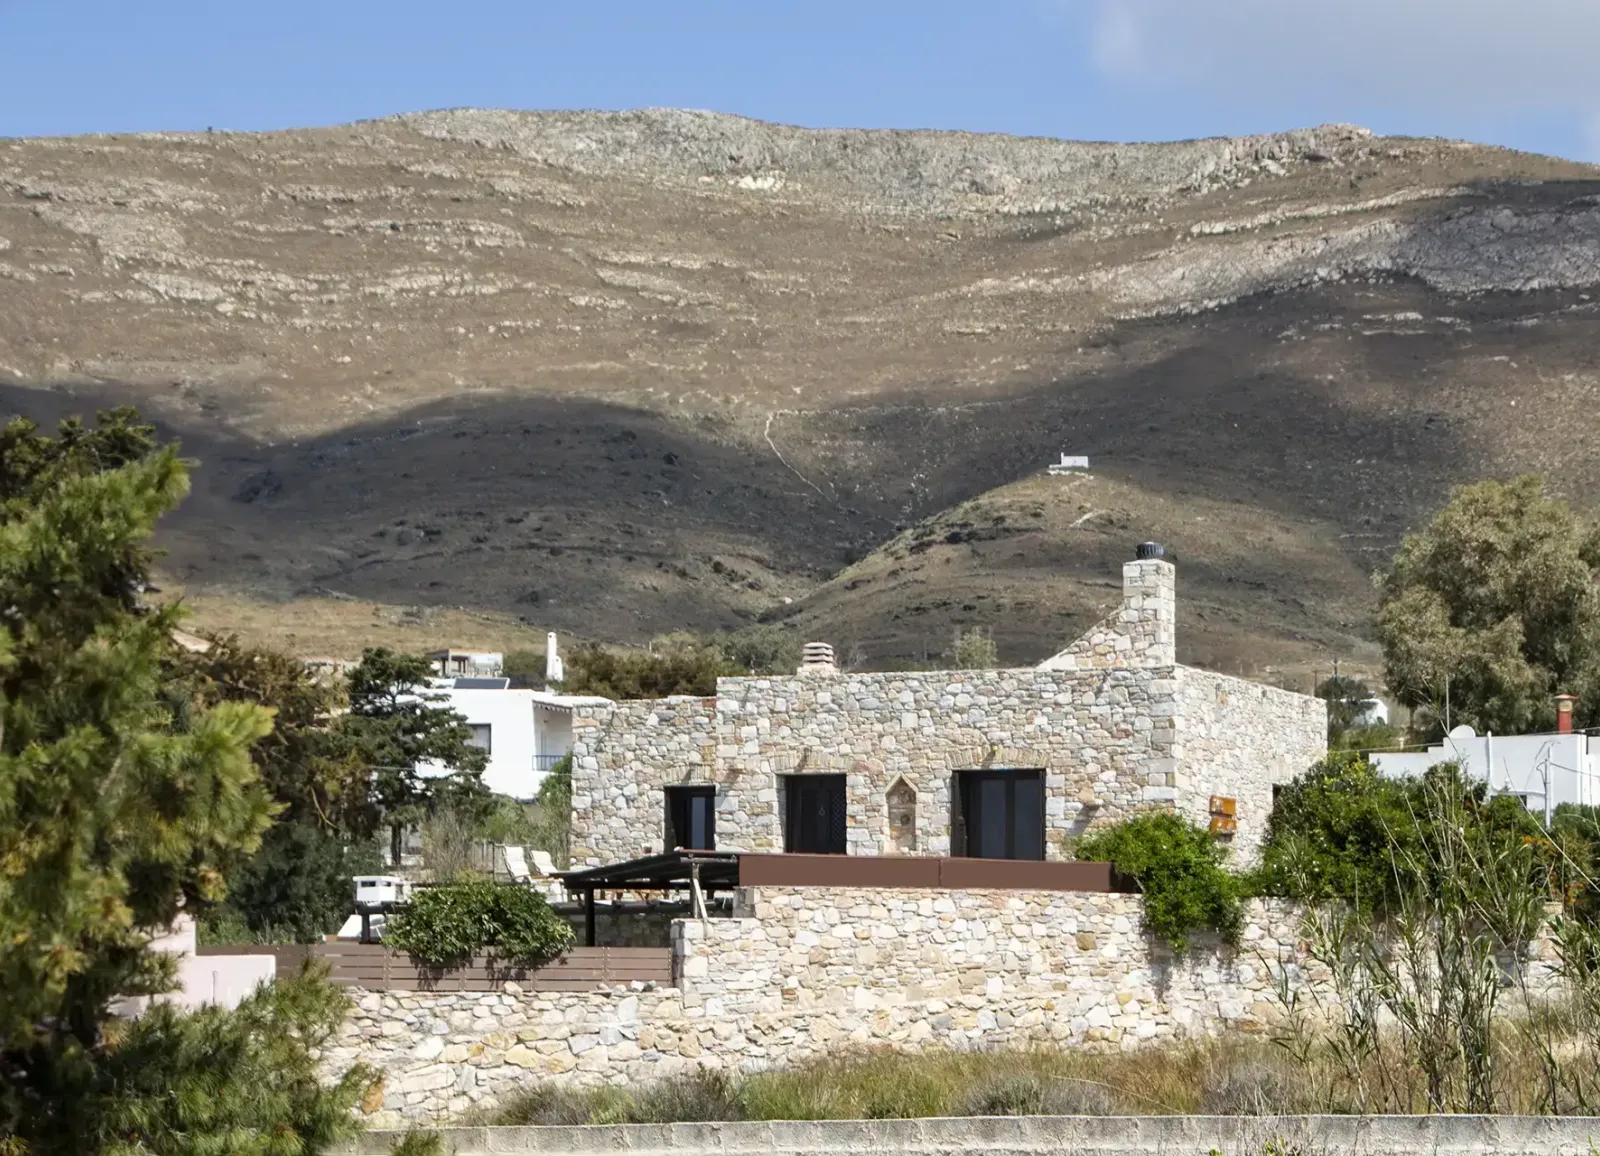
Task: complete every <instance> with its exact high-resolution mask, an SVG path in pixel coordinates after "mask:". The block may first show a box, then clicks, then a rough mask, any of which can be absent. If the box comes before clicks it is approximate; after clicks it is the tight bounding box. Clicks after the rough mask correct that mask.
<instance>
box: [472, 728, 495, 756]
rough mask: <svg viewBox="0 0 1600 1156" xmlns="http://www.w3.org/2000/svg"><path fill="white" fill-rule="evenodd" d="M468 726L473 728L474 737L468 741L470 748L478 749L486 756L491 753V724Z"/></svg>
mask: <svg viewBox="0 0 1600 1156" xmlns="http://www.w3.org/2000/svg"><path fill="white" fill-rule="evenodd" d="M468 725H469V726H470V727H471V728H472V737H471V738H470V739H468V740H467V745H468V746H469V747H478V748H480V749H481V750H482V751H483V753H484V754H488V753H489V752H490V746H489V724H488V723H469V724H468Z"/></svg>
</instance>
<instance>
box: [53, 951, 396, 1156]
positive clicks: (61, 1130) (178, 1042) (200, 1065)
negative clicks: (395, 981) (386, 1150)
mask: <svg viewBox="0 0 1600 1156" xmlns="http://www.w3.org/2000/svg"><path fill="white" fill-rule="evenodd" d="M349 1005H350V1001H349V998H348V997H347V996H346V995H345V994H344V993H343V992H341V991H340V990H339V989H337V988H335V987H334V986H333V985H332V984H329V983H327V982H326V981H325V980H324V979H323V977H322V976H320V975H319V974H317V973H314V972H313V973H307V974H304V975H300V976H293V977H286V978H283V979H280V980H278V981H277V982H276V983H275V984H273V985H272V986H270V987H265V988H262V989H261V990H259V991H257V992H256V993H255V994H253V995H251V996H249V997H248V998H246V999H245V1000H244V1001H243V1002H242V1003H241V1004H240V1005H239V1006H238V1007H237V1008H236V1009H234V1010H232V1011H226V1010H224V1009H222V1008H218V1007H214V1006H213V1007H205V1008H201V1009H200V1010H198V1011H193V1012H183V1011H179V1010H177V1009H175V1008H173V1007H171V1006H167V1005H160V1006H156V1007H154V1008H151V1009H150V1010H149V1011H147V1012H146V1013H145V1014H144V1015H143V1016H141V1017H140V1018H139V1019H137V1020H135V1021H134V1022H133V1023H131V1024H128V1025H125V1026H119V1030H118V1031H117V1032H116V1033H115V1034H114V1035H113V1037H112V1040H111V1042H110V1043H108V1045H107V1047H106V1049H105V1055H104V1058H103V1060H102V1062H101V1063H100V1064H99V1065H98V1066H97V1068H96V1070H95V1071H94V1072H93V1075H92V1079H90V1080H89V1081H87V1082H86V1083H85V1085H84V1086H83V1087H81V1088H77V1089H74V1094H73V1095H71V1096H70V1097H62V1098H59V1099H57V1100H55V1101H53V1102H52V1103H51V1104H50V1105H48V1106H47V1108H46V1111H47V1112H48V1113H50V1115H49V1116H47V1117H46V1118H45V1119H43V1120H35V1121H34V1122H33V1127H32V1130H33V1132H34V1134H35V1135H42V1136H45V1137H47V1138H48V1145H49V1146H48V1147H47V1146H46V1143H45V1142H43V1141H41V1143H40V1145H39V1148H38V1151H40V1152H41V1153H42V1152H45V1151H59V1152H99V1153H104V1154H106V1156H151V1154H155V1153H160V1154H161V1156H212V1154H214V1153H224V1152H225V1153H227V1154H228V1156H280V1154H281V1153H288V1152H294V1153H304V1154H307V1156H310V1154H312V1153H318V1152H326V1151H329V1150H330V1149H332V1148H333V1147H334V1146H336V1145H338V1144H339V1143H341V1142H342V1141H345V1140H348V1139H349V1138H350V1137H351V1136H352V1135H354V1134H355V1133H356V1132H357V1131H359V1128H360V1125H359V1124H358V1123H357V1122H356V1120H355V1118H354V1116H353V1111H354V1109H355V1106H356V1104H357V1103H358V1102H359V1101H360V1099H361V1097H362V1095H363V1094H364V1092H365V1091H366V1090H367V1088H369V1087H370V1086H371V1084H372V1080H373V1077H374V1073H373V1072H371V1071H370V1070H368V1069H367V1068H365V1067H363V1066H361V1065H355V1066H353V1067H351V1068H350V1069H348V1070H347V1071H346V1072H345V1073H344V1074H343V1075H342V1076H341V1077H340V1078H339V1079H338V1080H334V1081H329V1080H328V1079H327V1078H326V1077H325V1076H324V1075H323V1073H322V1072H321V1071H320V1070H319V1065H320V1060H321V1056H322V1054H323V1053H324V1051H325V1049H326V1048H327V1047H328V1045H329V1044H330V1043H331V1042H332V1040H333V1036H334V1033H335V1031H337V1029H338V1027H339V1025H340V1023H341V1022H342V1021H343V1020H344V1018H345V1016H346V1015H347V1014H348V1013H349ZM69 1106H70V1107H78V1106H87V1108H86V1110H82V1111H76V1112H74V1113H73V1114H71V1115H68V1109H69ZM40 1125H43V1126H42V1127H41V1126H40Z"/></svg>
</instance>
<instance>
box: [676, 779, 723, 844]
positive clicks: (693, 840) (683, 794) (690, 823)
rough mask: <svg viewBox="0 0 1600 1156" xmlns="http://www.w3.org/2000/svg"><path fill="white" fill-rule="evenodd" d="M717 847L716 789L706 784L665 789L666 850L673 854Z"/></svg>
mask: <svg viewBox="0 0 1600 1156" xmlns="http://www.w3.org/2000/svg"><path fill="white" fill-rule="evenodd" d="M716 846H717V789H716V788H715V787H713V786H711V785H710V784H709V783H707V784H705V785H701V786H693V787H668V788H667V847H666V849H667V850H668V851H676V850H678V849H679V848H680V847H681V848H683V849H684V850H687V851H714V850H716Z"/></svg>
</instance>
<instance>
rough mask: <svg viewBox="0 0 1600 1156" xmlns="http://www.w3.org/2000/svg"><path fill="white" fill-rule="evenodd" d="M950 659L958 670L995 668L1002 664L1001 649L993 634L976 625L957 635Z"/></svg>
mask: <svg viewBox="0 0 1600 1156" xmlns="http://www.w3.org/2000/svg"><path fill="white" fill-rule="evenodd" d="M950 661H951V663H952V664H953V666H954V668H955V669H956V670H994V669H995V668H996V667H998V666H999V665H1000V651H999V650H998V649H997V648H996V646H995V644H994V636H993V635H992V634H990V633H989V632H988V631H986V630H983V629H982V628H980V627H977V626H974V627H972V628H971V629H970V630H963V631H961V632H959V633H958V634H957V635H956V640H955V643H954V644H953V645H952V646H951V648H950Z"/></svg>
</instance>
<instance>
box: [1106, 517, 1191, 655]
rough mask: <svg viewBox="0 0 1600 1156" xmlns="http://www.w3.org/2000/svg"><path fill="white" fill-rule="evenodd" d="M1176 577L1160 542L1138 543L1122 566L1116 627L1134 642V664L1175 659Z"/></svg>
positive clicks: (1176, 630)
mask: <svg viewBox="0 0 1600 1156" xmlns="http://www.w3.org/2000/svg"><path fill="white" fill-rule="evenodd" d="M1177 623H1178V577H1177V571H1176V570H1175V569H1174V568H1173V566H1172V563H1171V562H1169V561H1167V552H1166V550H1165V549H1164V548H1163V547H1162V546H1161V544H1160V543H1159V542H1141V543H1139V545H1138V547H1137V548H1136V549H1135V550H1134V560H1133V561H1132V562H1126V563H1124V564H1123V566H1122V612H1121V614H1120V615H1118V628H1119V629H1120V630H1121V631H1122V633H1124V634H1126V635H1127V636H1128V637H1129V638H1130V639H1131V640H1132V642H1133V653H1132V654H1131V655H1130V658H1131V660H1132V661H1131V665H1134V666H1173V665H1175V664H1176V663H1177V661H1178V628H1177Z"/></svg>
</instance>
